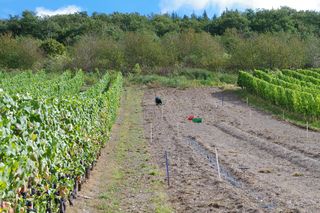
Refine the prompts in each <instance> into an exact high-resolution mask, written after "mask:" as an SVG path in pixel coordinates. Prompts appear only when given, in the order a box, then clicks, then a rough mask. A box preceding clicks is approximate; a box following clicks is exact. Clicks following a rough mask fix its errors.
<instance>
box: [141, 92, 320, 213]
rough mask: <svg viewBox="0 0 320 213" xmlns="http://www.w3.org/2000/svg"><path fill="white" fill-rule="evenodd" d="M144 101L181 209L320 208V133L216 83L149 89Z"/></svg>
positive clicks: (150, 134) (150, 135) (155, 149)
mask: <svg viewBox="0 0 320 213" xmlns="http://www.w3.org/2000/svg"><path fill="white" fill-rule="evenodd" d="M156 95H157V96H160V97H161V98H162V100H163V102H164V105H163V106H161V107H158V106H155V104H154V97H155V96H156ZM222 100H223V102H222ZM143 108H144V127H145V137H146V138H147V139H148V141H149V143H150V146H151V152H152V156H153V158H154V160H155V161H156V162H157V163H158V164H159V167H160V169H161V170H163V171H165V159H164V153H165V151H167V152H168V157H169V174H170V187H168V194H169V198H170V201H171V203H172V206H173V208H174V210H175V211H176V212H320V133H319V132H309V133H307V131H306V130H305V129H302V128H299V127H296V126H293V125H291V124H289V123H287V122H285V121H281V120H277V119H275V118H273V117H272V115H270V114H266V113H264V112H260V111H258V110H255V109H254V108H251V107H250V106H248V105H247V104H246V103H244V102H242V101H240V100H239V98H238V97H237V96H236V95H235V94H234V93H233V92H223V91H221V90H219V89H217V88H201V89H186V90H177V89H167V88H163V89H148V90H146V91H145V96H144V101H143ZM188 115H196V116H199V117H201V118H202V119H203V122H202V123H193V122H190V121H189V120H187V117H188ZM151 129H152V130H151ZM216 153H218V163H217V159H216V157H217V155H216ZM218 165H219V167H220V177H219V173H218Z"/></svg>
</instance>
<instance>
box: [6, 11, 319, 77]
mask: <svg viewBox="0 0 320 213" xmlns="http://www.w3.org/2000/svg"><path fill="white" fill-rule="evenodd" d="M319 23H320V12H315V11H297V10H294V9H291V8H288V7H282V8H280V9H273V10H266V9H262V10H251V9H247V10H245V11H244V12H240V11H238V10H225V11H224V12H223V13H222V14H221V16H216V15H215V16H213V17H209V16H208V15H207V12H206V11H204V12H203V14H202V15H200V16H197V15H195V14H192V15H191V16H186V15H185V16H179V15H177V14H176V13H172V14H150V15H141V14H138V13H118V12H114V13H112V14H104V13H93V14H90V15H89V14H88V13H87V12H80V13H77V14H71V15H57V16H51V17H38V16H36V14H35V13H34V12H32V11H24V12H23V13H22V14H21V15H19V16H10V17H9V18H7V19H2V20H0V35H1V36H0V68H1V69H3V70H17V69H33V70H40V69H45V70H48V71H62V70H66V69H71V70H76V69H82V70H84V71H93V70H95V69H114V70H121V71H122V72H123V73H124V74H126V73H129V72H133V71H136V70H137V69H135V68H137V67H138V68H139V69H138V71H139V72H140V71H141V72H144V73H158V74H167V73H170V72H173V71H174V70H175V69H177V68H180V67H188V68H203V69H207V70H210V71H223V72H235V71H238V70H253V69H284V68H290V69H292V68H293V69H295V68H310V67H319V65H320V38H319V36H320V25H319Z"/></svg>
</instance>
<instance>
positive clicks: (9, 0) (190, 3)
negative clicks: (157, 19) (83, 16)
mask: <svg viewBox="0 0 320 213" xmlns="http://www.w3.org/2000/svg"><path fill="white" fill-rule="evenodd" d="M280 6H289V7H291V8H295V9H298V10H317V11H319V10H320V1H319V0H304V1H300V0H91V1H89V0H0V18H7V17H8V16H9V15H21V12H22V11H24V10H32V11H38V14H40V15H41V14H42V15H52V14H57V13H74V12H78V11H87V12H89V14H91V13H92V12H94V11H96V12H105V13H112V12H115V11H118V12H139V13H141V14H146V15H147V14H151V13H165V12H169V13H170V12H172V11H175V12H177V13H178V14H179V15H184V14H187V15H190V14H191V13H192V12H195V13H196V14H202V12H203V11H204V10H207V12H208V14H209V15H210V16H212V15H214V14H217V15H219V14H220V13H221V12H222V11H223V10H225V9H226V8H228V9H239V10H243V9H244V8H252V9H259V8H266V9H272V8H279V7H280Z"/></svg>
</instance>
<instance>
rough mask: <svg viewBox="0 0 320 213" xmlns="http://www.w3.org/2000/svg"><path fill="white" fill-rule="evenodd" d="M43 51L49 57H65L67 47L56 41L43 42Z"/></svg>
mask: <svg viewBox="0 0 320 213" xmlns="http://www.w3.org/2000/svg"><path fill="white" fill-rule="evenodd" d="M41 49H42V50H43V51H44V52H45V53H46V54H47V55H49V56H57V55H63V54H65V52H66V48H65V46H64V45H63V44H61V43H60V42H58V41H56V40H54V39H48V40H46V41H44V42H42V44H41Z"/></svg>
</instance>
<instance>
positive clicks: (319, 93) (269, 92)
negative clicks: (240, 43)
mask: <svg viewBox="0 0 320 213" xmlns="http://www.w3.org/2000/svg"><path fill="white" fill-rule="evenodd" d="M283 72H285V73H286V74H287V75H293V76H297V77H301V78H302V76H303V75H300V74H299V75H298V74H297V72H296V71H290V70H285V71H283ZM255 74H256V76H257V77H255V76H253V75H252V74H250V73H247V72H242V71H241V72H240V73H239V78H238V84H239V86H241V87H244V88H246V89H247V90H248V91H249V92H251V93H253V94H255V95H258V96H260V97H262V98H264V99H266V100H269V101H271V102H272V103H273V104H275V105H280V106H282V107H284V108H285V109H287V110H290V111H293V112H296V113H299V114H301V115H306V116H310V117H311V118H312V119H316V118H319V116H320V107H319V106H320V102H319V101H320V90H317V89H316V88H314V89H313V88H309V89H308V90H307V91H308V92H306V90H305V89H306V88H302V87H301V86H300V85H295V84H294V83H291V82H285V81H283V80H277V79H275V78H274V77H273V76H270V75H268V74H263V73H262V72H259V71H256V72H255ZM305 78H311V77H310V76H305ZM310 92H312V93H310Z"/></svg>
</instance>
